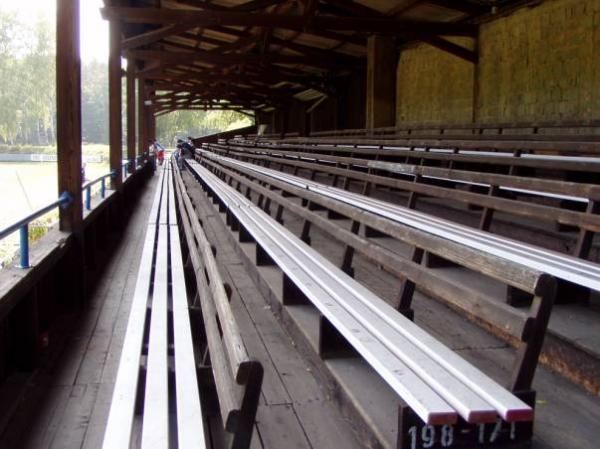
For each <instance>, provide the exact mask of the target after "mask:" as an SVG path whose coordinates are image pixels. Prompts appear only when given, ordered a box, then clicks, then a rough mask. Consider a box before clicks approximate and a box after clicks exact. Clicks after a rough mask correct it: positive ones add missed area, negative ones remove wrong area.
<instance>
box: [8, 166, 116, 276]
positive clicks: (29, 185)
mask: <svg viewBox="0 0 600 449" xmlns="http://www.w3.org/2000/svg"><path fill="white" fill-rule="evenodd" d="M108 171H109V169H108V164H90V163H88V164H87V165H86V178H87V179H94V178H97V177H99V176H101V175H104V174H106V173H108ZM57 198H58V186H57V170H56V163H40V162H30V163H0V210H1V211H2V213H0V229H3V228H5V227H6V226H9V225H11V224H12V223H14V222H16V221H18V220H19V219H21V218H22V217H25V216H27V215H29V214H30V213H31V212H33V211H35V210H37V209H39V208H41V207H43V206H45V205H46V204H48V203H51V202H52V201H55V200H56V199H57ZM54 216H56V213H54ZM17 242H18V234H17V233H15V234H13V235H12V236H10V237H8V238H6V239H4V240H2V241H0V265H1V263H2V260H3V259H6V258H7V257H9V256H10V255H11V254H12V253H14V251H15V249H16V245H17Z"/></svg>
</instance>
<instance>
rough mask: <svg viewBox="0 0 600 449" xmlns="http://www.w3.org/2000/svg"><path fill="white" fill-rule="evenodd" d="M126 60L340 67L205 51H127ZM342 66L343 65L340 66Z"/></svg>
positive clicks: (302, 59) (316, 61)
mask: <svg viewBox="0 0 600 449" xmlns="http://www.w3.org/2000/svg"><path fill="white" fill-rule="evenodd" d="M125 57H126V58H128V59H129V58H133V59H141V60H155V61H160V62H163V63H167V64H182V63H184V62H187V63H192V62H203V63H208V64H245V63H254V64H267V63H271V64H303V65H310V66H314V67H325V68H331V67H340V64H339V63H338V64H336V63H335V61H331V60H328V59H327V58H312V57H309V56H295V55H281V54H267V55H254V54H246V53H242V54H237V53H232V54H220V53H211V52H206V51H196V52H185V51H166V50H163V51H158V50H128V51H126V52H125ZM342 66H343V65H342Z"/></svg>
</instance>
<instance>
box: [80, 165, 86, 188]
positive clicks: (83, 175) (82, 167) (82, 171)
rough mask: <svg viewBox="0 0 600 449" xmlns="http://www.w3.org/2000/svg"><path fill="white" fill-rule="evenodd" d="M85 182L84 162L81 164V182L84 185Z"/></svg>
mask: <svg viewBox="0 0 600 449" xmlns="http://www.w3.org/2000/svg"><path fill="white" fill-rule="evenodd" d="M86 181H87V178H86V177H85V162H84V163H83V164H81V182H82V183H84V182H86Z"/></svg>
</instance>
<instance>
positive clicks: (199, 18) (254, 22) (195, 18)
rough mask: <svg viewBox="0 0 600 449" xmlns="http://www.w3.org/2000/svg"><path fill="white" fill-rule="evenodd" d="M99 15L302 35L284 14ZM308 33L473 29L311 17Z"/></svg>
mask: <svg viewBox="0 0 600 449" xmlns="http://www.w3.org/2000/svg"><path fill="white" fill-rule="evenodd" d="M102 14H103V16H104V17H105V18H107V19H109V20H122V21H125V22H129V23H155V24H164V25H166V24H186V23H187V24H195V25H196V26H204V27H207V26H215V25H229V26H260V27H266V28H284V29H291V30H300V31H304V30H305V28H306V20H305V19H304V17H302V16H295V15H284V14H253V13H245V12H232V11H191V10H189V11H188V10H176V9H167V8H128V7H105V8H102ZM310 27H311V29H318V30H319V29H324V30H344V31H355V32H364V33H378V34H392V35H402V34H404V33H406V32H411V31H412V32H417V31H418V32H420V33H425V34H433V35H447V36H475V35H476V33H477V29H478V28H477V25H474V24H469V23H448V22H426V21H400V20H394V19H390V18H368V17H367V18H365V17H331V16H315V17H313V18H311V20H310Z"/></svg>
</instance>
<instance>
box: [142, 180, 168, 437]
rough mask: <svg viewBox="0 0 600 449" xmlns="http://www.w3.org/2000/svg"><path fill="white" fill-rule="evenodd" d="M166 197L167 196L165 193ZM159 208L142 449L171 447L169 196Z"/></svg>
mask: <svg viewBox="0 0 600 449" xmlns="http://www.w3.org/2000/svg"><path fill="white" fill-rule="evenodd" d="M165 193H166V192H165ZM165 193H163V201H162V202H161V208H160V219H159V222H160V223H161V224H160V225H159V226H158V243H157V247H156V264H155V268H154V288H153V292H152V303H151V304H152V307H151V319H150V334H149V338H148V361H147V368H146V388H145V394H144V419H143V427H142V448H143V449H146V448H167V447H168V445H169V381H168V380H169V379H168V372H169V367H168V357H167V356H168V353H167V351H168V327H167V316H168V287H169V285H168V278H167V276H168V252H167V250H168V226H167V220H168V214H167V201H166V195H165Z"/></svg>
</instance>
